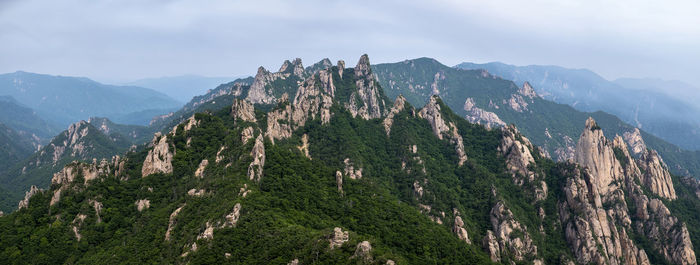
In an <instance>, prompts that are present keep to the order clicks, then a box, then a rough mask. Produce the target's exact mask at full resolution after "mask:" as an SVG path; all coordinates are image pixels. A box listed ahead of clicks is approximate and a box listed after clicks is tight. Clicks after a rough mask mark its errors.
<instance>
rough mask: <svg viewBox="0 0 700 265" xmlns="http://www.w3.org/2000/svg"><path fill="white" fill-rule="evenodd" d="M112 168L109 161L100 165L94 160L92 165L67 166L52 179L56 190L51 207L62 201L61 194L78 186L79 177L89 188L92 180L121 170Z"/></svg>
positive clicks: (75, 164) (78, 163)
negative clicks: (75, 185)
mask: <svg viewBox="0 0 700 265" xmlns="http://www.w3.org/2000/svg"><path fill="white" fill-rule="evenodd" d="M110 166H111V165H110V163H109V162H107V160H102V161H100V163H99V164H98V163H97V160H93V163H92V164H87V163H83V162H72V163H70V164H68V165H66V166H65V167H63V169H61V171H59V172H56V173H55V174H53V177H52V178H51V186H53V187H55V188H54V189H53V196H52V197H51V202H50V204H49V205H51V206H53V205H54V204H56V203H58V201H60V200H61V193H62V192H64V191H66V190H68V189H69V188H71V187H72V186H74V184H77V183H75V181H76V180H77V179H78V176H81V177H82V180H83V181H82V183H80V184H82V185H83V186H87V185H89V181H91V180H94V179H97V178H98V177H100V176H105V175H108V174H112V173H115V172H118V170H119V169H114V168H111V167H110ZM120 166H122V167H123V164H120Z"/></svg>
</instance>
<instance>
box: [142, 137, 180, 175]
mask: <svg viewBox="0 0 700 265" xmlns="http://www.w3.org/2000/svg"><path fill="white" fill-rule="evenodd" d="M151 144H152V145H153V149H151V150H150V151H148V155H147V156H146V160H144V161H143V167H142V168H141V177H146V176H148V175H151V174H155V173H163V174H170V173H172V172H173V164H172V162H173V155H174V153H175V150H174V148H171V147H170V143H168V136H167V135H161V134H160V133H156V134H155V136H153V141H152V143H151ZM171 149H173V150H172V151H171Z"/></svg>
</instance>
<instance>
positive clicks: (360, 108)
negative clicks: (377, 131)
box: [345, 54, 386, 120]
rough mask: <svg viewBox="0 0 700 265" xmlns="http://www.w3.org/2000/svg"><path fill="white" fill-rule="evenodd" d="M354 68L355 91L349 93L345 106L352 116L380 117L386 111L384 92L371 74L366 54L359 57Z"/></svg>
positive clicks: (367, 118)
mask: <svg viewBox="0 0 700 265" xmlns="http://www.w3.org/2000/svg"><path fill="white" fill-rule="evenodd" d="M354 70H355V78H356V79H357V80H355V86H356V87H357V91H353V92H352V93H351V95H350V98H349V102H346V103H345V108H346V109H347V110H348V111H350V113H351V114H352V116H353V117H355V116H360V117H361V118H363V119H365V120H369V119H376V118H380V117H382V116H383V115H384V112H385V111H386V104H385V102H384V93H382V92H381V91H380V89H379V85H378V83H377V81H376V78H375V76H374V75H372V70H371V68H370V64H369V57H368V56H367V54H364V55H362V57H360V60H359V61H358V62H357V66H355V69H354Z"/></svg>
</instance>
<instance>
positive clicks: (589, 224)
mask: <svg viewBox="0 0 700 265" xmlns="http://www.w3.org/2000/svg"><path fill="white" fill-rule="evenodd" d="M567 174H569V175H570V176H571V177H570V178H569V179H568V180H567V182H566V184H565V186H564V194H565V197H566V200H565V201H564V202H563V203H561V204H560V209H559V212H560V219H561V222H562V225H563V226H564V227H565V228H564V231H565V236H566V240H567V242H568V243H569V246H570V247H571V250H572V251H573V253H574V256H575V257H576V261H577V263H580V264H589V263H594V264H622V262H623V261H626V262H627V263H626V264H649V259H648V258H647V255H646V253H645V252H644V250H642V249H639V248H638V247H637V246H636V245H635V244H634V243H633V242H632V240H631V239H630V238H629V236H628V235H627V232H626V229H624V228H625V227H627V228H629V227H630V224H631V220H630V218H629V216H628V215H627V211H626V208H625V207H626V206H627V205H626V204H625V200H624V198H621V196H624V195H623V194H622V192H621V191H619V190H618V191H615V192H613V193H610V194H605V193H603V194H602V195H601V193H600V190H599V188H598V187H599V185H597V184H595V183H592V182H593V181H596V180H597V178H594V177H593V176H591V175H590V174H589V173H587V172H581V170H578V169H574V170H572V172H567ZM620 199H621V200H620ZM603 203H606V204H610V203H614V205H613V206H610V209H606V208H604V207H603ZM618 227H619V228H618Z"/></svg>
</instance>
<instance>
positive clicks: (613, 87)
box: [455, 62, 700, 150]
mask: <svg viewBox="0 0 700 265" xmlns="http://www.w3.org/2000/svg"><path fill="white" fill-rule="evenodd" d="M455 67H457V68H461V69H470V70H476V69H484V70H486V71H488V72H489V73H491V74H493V75H496V76H499V77H501V78H504V79H507V80H512V81H513V82H515V83H516V84H518V85H522V84H523V83H524V82H529V83H530V84H532V86H533V87H534V89H535V91H536V92H537V94H538V95H540V96H542V97H543V98H544V99H548V100H552V101H554V102H557V103H562V104H567V105H570V106H573V107H574V108H576V109H577V110H581V111H586V112H595V111H598V110H601V111H605V112H607V113H610V114H613V115H615V116H617V117H619V118H620V119H622V120H623V121H625V122H627V123H629V124H632V125H634V126H636V127H639V128H641V129H644V130H645V131H648V132H649V133H652V134H654V135H656V136H658V137H660V138H662V139H664V140H666V141H668V142H670V143H673V144H675V145H678V146H680V147H682V148H685V149H689V150H698V149H700V115H697V114H698V113H700V108H699V107H698V105H697V104H690V103H687V102H686V101H682V100H679V99H678V98H677V97H673V96H670V95H669V94H668V93H663V92H662V91H660V90H658V89H656V90H652V89H641V88H636V87H632V86H629V87H625V86H621V85H619V84H618V83H616V82H612V81H608V80H606V79H605V78H603V77H601V76H599V75H598V74H596V73H594V72H593V71H590V70H587V69H568V68H564V67H559V66H543V65H529V66H514V65H508V64H504V63H498V62H494V63H486V64H475V63H461V64H458V65H457V66H455Z"/></svg>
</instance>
